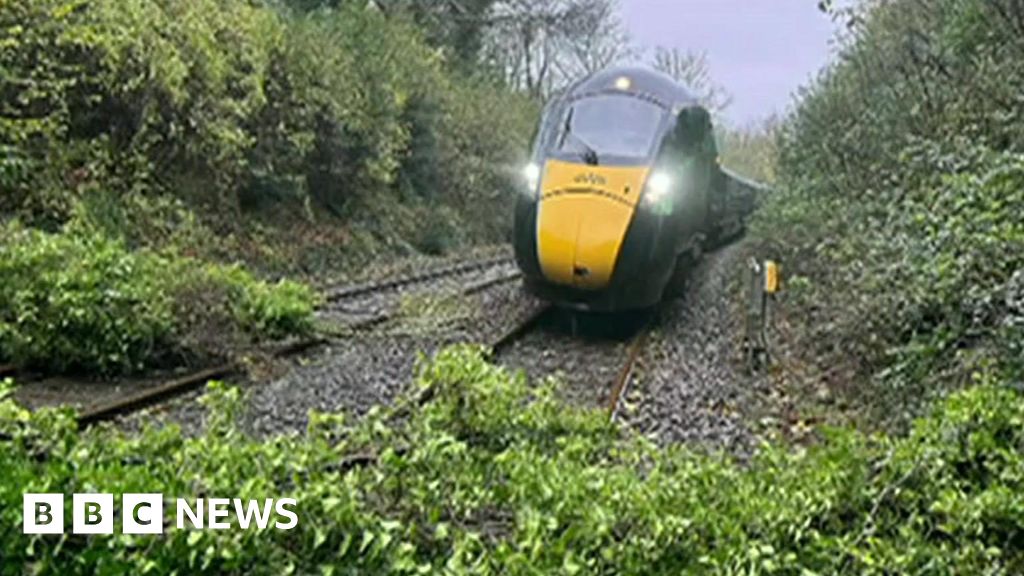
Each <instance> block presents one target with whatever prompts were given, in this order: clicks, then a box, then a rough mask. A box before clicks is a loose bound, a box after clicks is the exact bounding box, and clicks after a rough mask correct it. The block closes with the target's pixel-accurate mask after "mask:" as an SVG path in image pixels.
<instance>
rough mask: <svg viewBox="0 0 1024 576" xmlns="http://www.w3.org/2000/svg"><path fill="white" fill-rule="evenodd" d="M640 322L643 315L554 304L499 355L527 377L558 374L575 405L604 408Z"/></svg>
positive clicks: (565, 396)
mask: <svg viewBox="0 0 1024 576" xmlns="http://www.w3.org/2000/svg"><path fill="white" fill-rule="evenodd" d="M574 322H575V326H574ZM642 323H643V317H642V316H637V315H592V314H580V313H576V312H572V311H567V310H557V309H555V310H552V311H551V313H549V314H547V315H546V316H545V318H544V321H543V322H542V323H540V325H538V326H537V328H535V329H534V330H532V331H531V332H530V333H528V334H526V335H524V336H523V337H522V338H521V339H519V340H517V341H516V342H514V343H513V344H511V345H510V346H509V347H508V348H507V349H506V350H504V351H503V352H502V354H501V355H500V357H499V358H498V359H497V360H498V362H500V363H501V364H502V365H504V366H506V367H508V368H511V369H521V370H524V371H525V372H526V374H527V375H528V376H529V377H530V379H531V380H539V379H541V378H544V377H546V376H555V377H557V378H558V379H559V380H560V382H561V386H560V388H559V392H560V395H561V397H562V398H563V399H564V400H566V401H567V402H569V403H571V404H573V405H576V406H582V407H586V408H604V407H606V406H607V404H608V401H609V397H610V396H611V391H612V384H613V383H614V381H615V379H616V377H617V376H618V375H619V372H620V371H621V370H622V367H623V365H624V364H625V362H626V359H627V356H628V352H629V345H630V342H631V341H632V340H631V339H632V336H634V335H635V334H636V332H637V331H638V330H639V329H640V328H641V326H642Z"/></svg>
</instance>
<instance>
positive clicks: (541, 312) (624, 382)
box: [491, 305, 653, 421]
mask: <svg viewBox="0 0 1024 576" xmlns="http://www.w3.org/2000/svg"><path fill="white" fill-rule="evenodd" d="M559 313H560V312H559V311H558V310H557V309H555V308H554V307H552V306H551V305H544V306H543V307H541V308H539V309H538V310H536V312H535V313H533V314H531V315H530V316H529V317H528V319H527V321H526V322H523V323H521V324H517V325H516V326H514V327H512V328H510V329H509V330H508V331H506V332H505V333H503V334H502V335H500V336H499V337H498V338H496V340H495V342H494V343H493V344H492V345H491V348H492V349H493V350H494V354H495V356H496V360H497V361H498V362H502V361H503V360H502V356H503V355H504V354H505V353H506V352H508V351H511V350H512V348H513V347H514V346H516V344H517V343H519V342H520V341H522V340H524V339H527V338H533V337H538V338H540V339H542V340H544V341H545V344H544V346H542V348H544V349H546V350H555V352H556V356H557V357H558V358H557V362H558V363H557V364H555V365H554V366H553V367H545V371H546V372H555V371H561V372H563V373H564V375H565V376H566V377H565V378H564V379H563V380H565V382H564V384H565V385H566V386H567V387H569V388H572V387H576V388H583V389H586V392H587V394H585V395H590V396H593V395H594V394H598V395H600V396H599V397H597V398H591V399H590V401H584V402H583V403H584V404H586V405H594V406H599V407H601V408H603V409H605V410H606V411H607V413H608V418H609V419H610V420H611V421H615V420H616V419H617V418H618V417H619V414H620V411H621V404H622V400H623V398H625V397H626V393H627V390H628V386H629V383H630V380H631V379H632V376H633V375H634V373H635V368H636V365H637V362H638V360H639V359H640V358H641V357H642V354H643V350H644V346H645V345H646V343H647V339H648V335H649V334H650V331H651V328H652V325H653V321H652V320H650V319H644V320H643V322H642V323H641V324H640V325H639V326H637V327H636V328H635V330H632V334H631V336H630V337H629V338H628V339H627V340H626V343H625V346H624V351H622V352H619V351H618V348H621V347H622V346H620V345H618V344H617V343H616V342H615V341H612V342H600V341H599V342H586V341H584V339H583V338H581V337H579V335H578V334H573V335H572V336H571V337H563V336H559V335H551V334H547V335H544V334H538V333H537V332H535V329H540V327H541V326H543V325H544V324H545V319H546V318H548V317H549V315H554V314H559ZM574 324H575V323H574ZM552 340H555V341H552ZM559 340H560V341H559ZM612 347H614V348H615V349H616V350H615V351H612V350H611V349H610V348H612ZM599 362H603V363H604V364H605V367H606V368H608V369H609V370H612V371H613V373H614V376H612V377H610V378H606V379H604V381H603V382H602V379H601V377H600V375H599V374H595V373H593V372H590V373H587V374H576V373H574V372H575V371H576V369H577V368H578V367H579V366H584V367H586V368H590V369H592V368H593V366H592V365H593V364H597V363H599ZM513 365H514V363H513ZM566 366H568V367H569V368H565V367H566ZM573 380H577V381H576V382H573ZM604 391H607V394H606V395H604Z"/></svg>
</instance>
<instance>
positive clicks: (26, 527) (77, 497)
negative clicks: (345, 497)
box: [22, 494, 299, 534]
mask: <svg viewBox="0 0 1024 576" xmlns="http://www.w3.org/2000/svg"><path fill="white" fill-rule="evenodd" d="M22 506H23V508H22V531H23V532H24V533H25V534H63V533H64V495H63V494H25V495H24V496H23V500H22ZM295 506H296V501H295V499H294V498H281V499H278V500H274V499H273V498H268V499H265V500H242V499H240V498H230V499H229V498H198V499H195V500H194V501H189V500H188V499H185V498H178V499H176V500H175V501H174V524H173V526H175V527H176V529H178V530H185V529H189V528H190V529H195V530H227V529H231V528H235V527H237V528H239V529H242V530H251V529H259V530H266V529H267V528H275V529H277V530H291V529H292V528H295V527H296V526H297V525H298V523H299V517H298V515H297V514H296V513H295ZM120 511H121V513H120V517H121V533H123V534H163V533H164V529H165V517H164V496H163V494H122V495H121V508H120ZM116 516H118V513H117V509H116V508H115V506H114V495H113V494H73V495H72V497H71V532H72V533H73V534H113V533H114V518H115V517H116ZM232 518H233V519H234V523H232V521H231V520H232Z"/></svg>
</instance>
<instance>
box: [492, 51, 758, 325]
mask: <svg viewBox="0 0 1024 576" xmlns="http://www.w3.org/2000/svg"><path fill="white" fill-rule="evenodd" d="M521 180H522V182H521V186H520V188H521V190H520V193H518V197H517V199H516V202H515V215H514V223H513V233H512V239H513V240H512V242H513V248H514V253H515V259H516V263H517V265H518V266H519V269H520V270H521V271H522V273H523V279H524V284H525V286H526V289H527V290H528V291H529V292H531V293H533V294H534V295H536V296H538V297H540V298H541V299H543V300H546V301H549V302H551V303H553V304H555V305H557V306H559V307H563V308H571V309H578V310H589V311H597V312H617V311H630V310H638V309H649V308H652V307H653V306H655V305H656V304H657V303H659V302H660V301H662V300H663V299H664V298H665V297H667V296H668V295H669V293H671V291H672V290H673V287H674V286H676V285H677V282H678V279H679V278H681V277H682V278H685V275H686V273H687V271H688V269H689V268H692V266H693V265H694V263H695V262H697V261H698V260H699V258H700V255H701V253H702V252H703V251H705V250H707V249H710V248H713V247H715V246H718V245H721V244H722V243H724V242H726V241H728V240H729V239H731V238H734V237H736V236H738V235H740V234H742V232H743V230H744V229H745V224H746V219H747V217H748V216H749V215H750V214H751V212H753V210H754V208H755V206H756V204H757V197H758V194H759V193H760V192H761V191H762V187H761V186H760V185H758V184H756V183H753V182H750V181H747V180H745V179H743V178H740V177H739V176H737V175H735V174H733V173H731V172H730V171H728V170H726V169H724V168H722V166H720V164H719V157H718V148H717V145H716V141H715V133H714V126H713V122H712V116H711V114H710V113H709V112H708V110H707V109H706V108H704V107H703V106H701V104H700V103H699V101H698V100H697V98H696V97H694V95H693V94H692V93H691V92H690V91H689V90H687V89H686V88H685V87H684V86H682V85H680V84H679V83H677V82H676V81H675V80H673V79H672V78H671V77H669V76H667V75H665V74H662V73H660V72H657V71H654V70H649V69H647V68H642V67H613V68H609V69H605V70H602V71H600V72H597V73H594V74H592V75H590V76H588V77H586V78H583V79H582V80H579V81H578V82H576V83H574V84H573V85H572V86H570V87H569V88H568V89H567V90H565V91H564V92H562V93H561V94H560V95H559V96H557V97H555V98H552V99H551V100H550V101H549V102H548V103H547V105H546V106H545V108H544V111H543V113H542V115H541V120H540V124H539V126H538V128H537V132H536V136H535V138H534V142H533V149H532V153H531V157H530V161H529V163H528V164H527V165H526V166H525V168H524V169H523V173H522V175H521Z"/></svg>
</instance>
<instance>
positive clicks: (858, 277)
mask: <svg viewBox="0 0 1024 576" xmlns="http://www.w3.org/2000/svg"><path fill="white" fill-rule="evenodd" d="M843 17H846V18H849V19H850V23H851V27H850V31H849V33H848V35H847V37H846V38H845V41H844V48H843V49H842V51H841V54H840V57H839V59H838V61H837V62H836V63H835V64H833V65H832V66H831V67H830V68H829V69H828V70H827V71H826V72H825V73H823V75H822V76H821V77H820V78H819V79H818V80H817V81H816V82H815V83H814V84H812V85H811V86H810V87H809V88H807V89H806V90H805V91H804V92H803V93H802V94H801V97H800V99H799V101H798V103H797V105H796V107H795V110H794V112H793V114H792V115H791V116H790V117H789V118H788V119H787V121H786V122H785V125H784V126H783V128H782V136H781V138H780V150H779V167H778V172H779V178H780V185H779V186H778V192H777V193H776V194H775V195H774V197H773V198H771V199H770V200H769V201H768V202H767V205H766V207H765V209H764V210H763V211H762V214H761V217H760V219H759V220H760V222H759V224H758V226H757V230H758V232H759V235H760V236H762V237H763V238H766V239H767V241H768V243H769V244H771V245H772V246H773V251H774V252H775V254H776V255H780V256H781V259H782V260H783V262H784V263H785V266H786V267H787V270H788V272H789V276H790V284H789V285H790V288H791V290H790V294H789V295H788V296H787V298H788V301H787V304H786V310H787V313H786V316H787V317H788V321H789V322H790V323H791V324H792V325H793V326H794V327H795V328H796V329H795V332H797V333H802V334H804V337H803V338H802V340H801V344H802V345H804V346H805V347H806V351H807V354H805V355H804V357H805V358H808V357H811V358H814V357H815V356H817V359H812V360H811V361H812V362H816V363H819V364H823V368H822V369H823V370H824V371H826V372H828V373H829V374H831V376H830V377H829V378H830V379H831V381H833V382H840V384H839V388H844V387H845V388H853V389H854V390H856V392H855V395H859V396H860V397H861V399H870V403H872V404H874V405H875V407H876V408H878V410H876V411H875V412H876V414H875V415H876V416H878V417H879V419H881V420H883V421H901V420H902V421H905V420H906V418H907V417H908V416H909V415H910V414H913V413H915V412H916V411H918V410H920V409H921V407H922V406H923V405H924V402H925V401H926V400H928V399H931V398H933V397H935V396H936V395H937V394H940V393H942V392H944V391H948V390H950V389H953V388H956V387H959V386H962V385H964V384H966V383H968V382H969V380H970V378H969V376H970V374H971V372H973V371H975V370H978V369H980V368H983V367H984V366H986V365H990V364H994V365H996V366H998V367H999V368H1001V369H1002V370H1003V372H1004V374H1005V377H1006V378H1008V379H1011V380H1013V379H1019V378H1021V377H1022V373H1021V372H1020V370H1019V368H1020V350H1021V335H1022V333H1021V331H1020V329H1019V326H1020V314H1021V310H1020V308H1019V304H1014V303H1015V302H1019V301H1020V287H1021V286H1020V285H1021V282H1020V280H1019V279H1020V277H1022V276H1024V224H1022V220H1021V217H1020V215H1021V213H1022V210H1024V155H1022V154H1021V153H1022V152H1024V151H1022V149H1021V142H1022V141H1024V140H1022V139H1021V137H1022V135H1024V101H1022V100H1021V99H1020V94H1019V86H1020V85H1021V82H1022V81H1024V40H1022V38H1024V34H1022V32H1024V6H1022V5H1021V3H1020V2H1016V1H1013V0H992V1H982V0H939V1H936V2H929V3H922V2H916V1H912V0H898V1H894V2H868V3H865V4H864V5H863V6H861V7H860V8H858V9H856V10H855V11H854V12H852V13H845V12H844V13H843ZM822 358H823V359H824V360H822Z"/></svg>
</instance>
